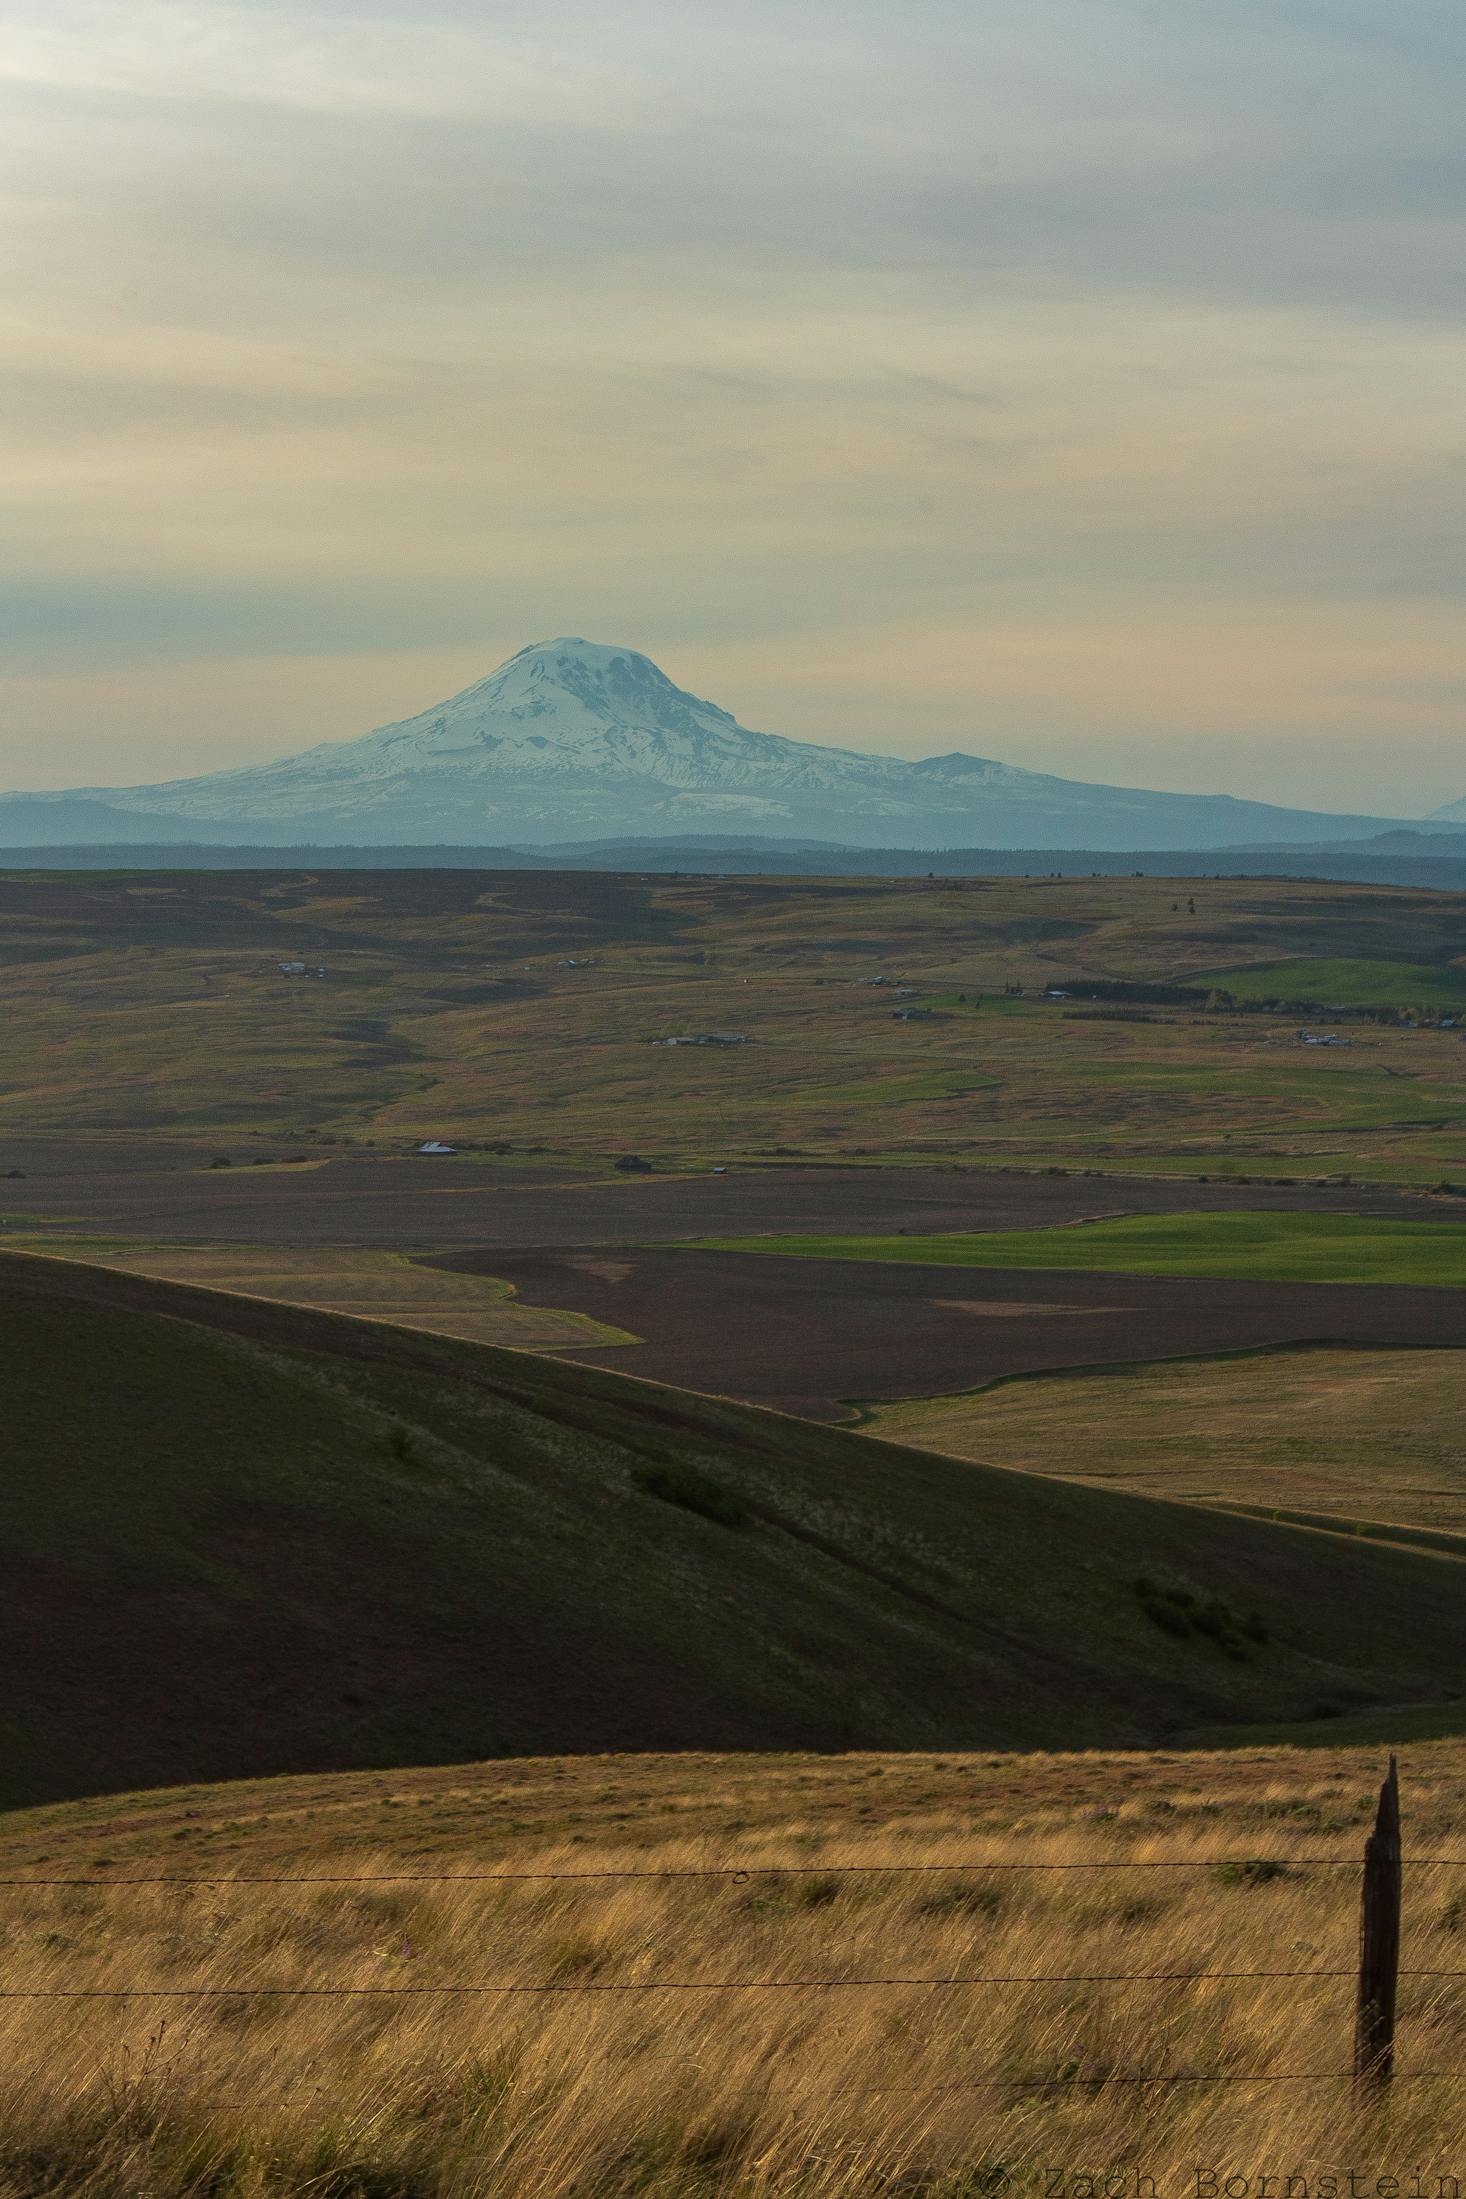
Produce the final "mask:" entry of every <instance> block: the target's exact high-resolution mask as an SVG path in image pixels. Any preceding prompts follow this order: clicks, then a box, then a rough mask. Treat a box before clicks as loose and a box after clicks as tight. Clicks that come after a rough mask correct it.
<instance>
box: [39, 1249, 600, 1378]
mask: <svg viewBox="0 0 1466 2199" xmlns="http://www.w3.org/2000/svg"><path fill="white" fill-rule="evenodd" d="M6 1241H7V1244H8V1245H10V1246H11V1247H12V1248H13V1249H15V1250H17V1251H38V1252H46V1253H49V1254H51V1255H53V1256H54V1257H57V1258H60V1259H78V1260H85V1261H87V1262H89V1263H90V1264H92V1265H94V1266H99V1267H113V1268H120V1269H121V1270H122V1271H123V1272H124V1273H125V1274H128V1275H152V1276H157V1277H160V1278H163V1279H165V1280H167V1281H168V1282H173V1283H193V1284H196V1285H198V1286H199V1287H200V1288H202V1289H205V1290H228V1291H237V1292H238V1293H240V1295H242V1296H243V1297H246V1298H269V1299H272V1300H274V1301H275V1302H276V1303H277V1304H280V1305H292V1306H311V1307H314V1308H316V1309H317V1310H319V1311H321V1312H323V1313H346V1314H351V1315H353V1316H355V1318H356V1319H358V1320H362V1321H386V1322H389V1323H391V1325H392V1326H393V1327H395V1328H405V1329H426V1330H428V1331H429V1332H430V1333H431V1334H432V1335H434V1336H456V1337H460V1338H461V1339H462V1340H463V1342H465V1343H468V1344H501V1345H505V1346H507V1347H508V1348H509V1349H510V1350H516V1351H554V1350H557V1349H560V1348H562V1347H564V1346H567V1345H574V1344H600V1345H606V1344H621V1343H628V1344H629V1343H634V1342H635V1341H636V1339H635V1338H634V1337H631V1336H628V1335H627V1334H626V1333H625V1331H623V1330H621V1329H614V1328H610V1327H608V1326H607V1324H606V1323H605V1322H604V1321H593V1320H591V1319H590V1318H589V1317H588V1316H587V1315H585V1314H582V1313H573V1312H570V1311H569V1310H568V1309H564V1308H561V1307H557V1306H526V1305H521V1304H520V1303H519V1300H518V1299H517V1298H516V1296H515V1294H514V1291H513V1289H512V1287H511V1286H510V1285H509V1284H508V1283H502V1282H499V1281H497V1280H496V1278H495V1277H493V1276H491V1275H463V1274H459V1273H457V1272H456V1271H454V1270H452V1269H448V1268H435V1267H429V1266H427V1265H426V1264H425V1263H424V1262H421V1261H418V1260H414V1259H412V1258H410V1257H409V1256H408V1255H407V1254H406V1253H401V1252H386V1251H366V1250H361V1249H357V1248H355V1247H350V1246H333V1245H323V1246H319V1247H315V1248H312V1249H311V1250H309V1251H306V1250H300V1249H296V1248H293V1247H289V1246H284V1245H270V1246H266V1247H259V1246H252V1245H161V1244H160V1245H148V1244H129V1243H125V1242H117V1241H107V1240H101V1239H96V1238H69V1237H60V1236H55V1237H52V1236H47V1237H37V1238H34V1239H32V1238H28V1237H24V1236H22V1235H20V1234H19V1233H16V1232H12V1233H11V1234H10V1236H9V1237H8V1238H7V1240H6Z"/></svg>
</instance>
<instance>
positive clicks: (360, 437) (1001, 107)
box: [0, 0, 1466, 814]
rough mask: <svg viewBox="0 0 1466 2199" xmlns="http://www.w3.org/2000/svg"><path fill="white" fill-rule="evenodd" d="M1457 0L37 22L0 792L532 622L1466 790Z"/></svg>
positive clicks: (248, 741)
mask: <svg viewBox="0 0 1466 2199" xmlns="http://www.w3.org/2000/svg"><path fill="white" fill-rule="evenodd" d="M1463 104H1466V10H1463V9H1462V7H1461V5H1460V0H1197V4H1195V5H1189V6H1188V5H1178V4H1177V0H903V5H902V6H901V7H900V8H899V9H898V8H895V7H893V6H891V5H890V0H783V4H780V5H774V4H772V0H658V4H642V0H594V4H592V0H584V4H577V0H534V4H533V5H531V4H528V0H480V4H470V0H413V4H412V5H411V7H410V8H409V6H408V5H407V4H406V0H315V4H312V0H290V4H289V5H286V4H276V0H243V4H226V0H36V4H34V5H32V4H30V0H0V145H3V154H0V159H3V163H4V178H5V180H4V190H5V204H4V222H3V236H4V256H5V262H6V265H5V270H4V282H5V295H6V298H7V301H8V311H7V313H6V316H5V320H4V328H3V349H0V368H3V381H4V387H3V393H0V419H3V423H4V425H3V431H0V436H3V447H4V466H5V495H4V500H3V519H0V526H3V536H4V539H3V550H0V554H3V560H4V568H5V588H4V637H5V652H4V677H3V680H0V713H3V715H0V784H3V785H10V786H22V785H28V786H44V785H63V784H72V783H80V782H92V783H107V782H109V781H110V782H125V781H129V780H142V779H149V778H157V777H162V776H165V775H168V774H172V773H177V772H183V771H191V770H204V769H210V768H214V767H216V766H221V765H225V764H229V763H235V762H245V761H251V760H254V759H256V758H260V757H265V756H270V755H275V754H281V753H284V752H287V751H289V750H291V749H293V748H296V747H301V746H304V745H306V744H307V743H309V742H310V741H313V740H317V739H326V738H333V737H336V736H338V735H347V734H352V733H357V732H361V731H364V730H365V729H366V728H367V727H368V726H369V725H372V724H375V723H379V722H381V721H382V720H385V719H388V718H393V717H397V716H400V715H402V714H404V713H406V712H408V711H411V710H415V709H418V708H420V707H422V706H424V705H426V704H427V703H429V702H431V701H434V700H436V699H438V698H439V697H441V696H443V695H445V694H447V693H449V692H450V691H452V690H454V689H456V688H458V687H461V686H463V685H465V684H466V683H467V682H468V681H469V680H471V679H473V678H475V677H477V676H479V675H480V674H481V673H483V672H484V671H486V670H488V669H489V668H490V667H491V666H492V665H493V664H494V663H496V662H497V661H498V660H499V659H500V658H502V657H503V656H505V655H507V654H508V653H509V652H510V651H512V650H514V649H516V648H518V647H520V646H522V645H523V644H524V643H525V642H527V641H531V640H536V639H539V638H541V637H543V636H546V635H550V634H560V633H579V634H585V635H588V636H590V637H591V638H593V639H596V640H605V641H619V642H625V643H627V644H630V645H631V646H634V647H637V648H642V649H645V650H647V651H648V652H649V653H650V654H651V655H653V656H654V657H656V658H657V659H658V661H659V662H660V663H662V665H663V666H664V668H665V669H666V670H667V671H668V672H670V673H671V674H672V676H673V677H674V678H676V679H678V680H680V681H681V682H682V683H683V684H684V685H688V686H691V687H694V688H696V689H698V691H699V692H701V693H704V694H708V695H711V696H712V697H713V699H714V700H716V701H718V702H720V703H722V704H723V705H724V706H725V707H727V708H730V709H733V710H735V711H736V712H737V714H738V715H739V716H740V717H741V718H743V719H744V720H745V722H747V723H750V724H753V725H757V726H762V727H765V728H767V729H769V730H774V731H779V732H785V733H790V734H794V735H798V736H802V737H805V738H813V739H824V740H839V741H846V742H849V743H850V744H851V745H853V746H870V747H880V748H886V749H890V750H893V751H899V752H902V753H906V754H913V755H916V754H925V753H929V752H932V751H934V750H939V749H945V748H951V747H959V746H960V747H965V748H970V749H973V750H976V751H978V752H980V753H987V754H995V755H999V756H1002V757H1005V758H1007V759H1009V760H1011V761H1013V762H1016V763H1023V764H1028V765H1030V766H1033V767H1035V768H1039V769H1048V770H1058V771H1063V772H1068V773H1071V774H1074V775H1076V776H1085V777H1094V778H1109V779H1121V780H1129V781H1132V782H1135V781H1139V782H1143V783H1148V784H1155V785H1164V786H1177V787H1187V788H1206V789H1211V788H1226V789H1230V790H1233V791H1237V792H1250V793H1257V794H1262V795H1265V796H1269V797H1271V798H1273V799H1276V800H1298V801H1306V802H1307V803H1309V804H1310V805H1313V806H1318V807H1335V806H1337V807H1340V808H1376V809H1379V810H1383V811H1390V812H1393V813H1397V814H1403V813H1412V812H1418V811H1420V810H1422V809H1425V808H1428V807H1431V806H1433V805H1435V804H1436V803H1439V802H1443V801H1446V800H1448V799H1452V798H1454V797H1456V796H1458V795H1460V794H1463V793H1466V743H1463V741H1462V738H1461V729H1462V725H1463V716H1466V618H1463V607H1462V600H1461V599H1462V593H1463V566H1466V558H1463V511H1466V339H1463V327H1462V303H1463V296H1466V288H1463V283H1466V251H1463V243H1466V135H1463V131H1462V127H1461V116H1462V112H1463Z"/></svg>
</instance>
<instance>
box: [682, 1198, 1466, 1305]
mask: <svg viewBox="0 0 1466 2199" xmlns="http://www.w3.org/2000/svg"><path fill="white" fill-rule="evenodd" d="M704 1243H705V1247H706V1249H707V1250H709V1251H713V1252H750V1253H769V1254H775V1255H782V1256H783V1257H785V1258H789V1259H799V1260H878V1261H882V1262H902V1263H911V1262H914V1263H917V1264H919V1265H921V1266H924V1267H938V1266H943V1267H998V1268H1028V1267H1031V1268H1063V1269H1070V1270H1073V1271H1076V1272H1080V1271H1091V1270H1095V1269H1100V1270H1103V1271H1105V1272H1107V1273H1112V1274H1136V1275H1175V1276H1198V1277H1200V1276H1216V1277H1222V1276H1233V1277H1236V1278H1238V1279H1239V1280H1245V1279H1248V1278H1252V1279H1255V1280H1256V1281H1257V1282H1260V1283H1267V1282H1272V1283H1380V1284H1394V1283H1408V1284H1425V1285H1434V1286H1444V1287H1450V1288H1460V1287H1461V1285H1463V1284H1466V1224H1462V1223H1459V1222H1434V1221H1402V1222H1387V1221H1379V1220H1372V1219H1365V1218H1363V1217H1360V1216H1356V1215H1349V1214H1297V1213H1275V1214H1237V1213H1212V1214H1208V1213H1199V1214H1197V1213H1192V1214H1173V1215H1163V1216H1153V1215H1139V1216H1137V1215H1121V1216H1117V1217H1114V1218H1112V1219H1109V1220H1105V1221H1093V1222H1082V1223H1078V1224H1075V1225H1074V1226H1073V1227H1068V1228H1062V1229H1049V1230H985V1231H980V1232H967V1233H961V1234H952V1235H942V1236H928V1237H920V1238H911V1237H839V1236H818V1237H814V1236H806V1237H721V1238H708V1239H706V1240H704Z"/></svg>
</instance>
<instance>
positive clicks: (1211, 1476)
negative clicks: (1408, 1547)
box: [864, 1350, 1466, 1535]
mask: <svg viewBox="0 0 1466 2199" xmlns="http://www.w3.org/2000/svg"><path fill="white" fill-rule="evenodd" d="M1463 1383H1466V1351H1427V1352H1421V1351H1414V1352H1401V1351H1316V1350H1315V1351H1276V1352H1249V1353H1247V1354H1245V1355H1243V1356H1239V1357H1234V1358H1223V1359H1200V1360H1168V1361H1161V1362H1159V1363H1158V1364H1156V1365H1153V1366H1143V1367H1116V1368H1111V1369H1107V1370H1106V1371H1104V1372H1102V1373H1096V1372H1094V1371H1093V1370H1090V1371H1086V1372H1083V1373H1074V1374H1054V1375H1045V1376H1041V1377H1033V1378H1028V1379H1025V1380H1023V1381H1021V1382H999V1383H995V1384H994V1385H992V1386H991V1387H990V1388H988V1389H984V1390H978V1391H975V1392H972V1393H970V1394H969V1395H967V1396H955V1397H931V1398H920V1399H916V1400H913V1401H911V1402H903V1403H901V1404H897V1405H878V1406H876V1407H874V1408H873V1409H872V1410H871V1412H870V1414H869V1416H868V1417H867V1419H866V1420H865V1422H864V1425H865V1426H866V1427H867V1428H868V1429H869V1430H870V1432H871V1433H872V1434H873V1435H878V1436H882V1437H884V1438H885V1439H886V1440H887V1441H890V1442H897V1443H900V1442H905V1443H916V1444H920V1445H921V1446H923V1448H925V1449H929V1450H936V1451H947V1452H950V1453H951V1454H952V1455H953V1456H954V1457H957V1458H972V1459H982V1460H984V1461H986V1462H987V1463H988V1464H990V1465H996V1466H1008V1467H1016V1468H1019V1469H1020V1470H1022V1471H1023V1472H1025V1473H1059V1474H1064V1475H1068V1476H1071V1477H1073V1478H1075V1479H1082V1480H1085V1481H1095V1482H1099V1483H1101V1484H1102V1485H1103V1486H1104V1487H1106V1488H1111V1489H1131V1490H1136V1491H1139V1492H1141V1493H1142V1494H1144V1495H1147V1496H1166V1497H1183V1498H1185V1499H1186V1500H1187V1501H1188V1502H1191V1503H1203V1504H1224V1505H1239V1504H1246V1505H1259V1506H1263V1507H1266V1508H1268V1509H1274V1508H1277V1509H1282V1510H1285V1511H1310V1512H1314V1513H1323V1514H1332V1515H1334V1516H1335V1517H1337V1518H1339V1519H1340V1520H1341V1521H1343V1520H1374V1521H1388V1522H1392V1523H1398V1524H1401V1525H1403V1526H1406V1527H1410V1528H1413V1529H1424V1530H1427V1531H1428V1532H1439V1531H1444V1532H1446V1533H1448V1534H1458V1535H1459V1534H1463V1533H1466V1450H1463V1448H1462V1443H1461V1397H1462V1388H1463Z"/></svg>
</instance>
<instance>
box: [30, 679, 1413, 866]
mask: <svg viewBox="0 0 1466 2199" xmlns="http://www.w3.org/2000/svg"><path fill="white" fill-rule="evenodd" d="M1379 829H1380V820H1378V819H1374V818H1367V817H1350V816H1336V815H1334V814H1332V813H1330V812H1325V811H1311V810H1292V809H1281V808H1277V807H1275V806H1273V805H1272V804H1270V803H1267V802H1249V801H1242V800H1238V799H1236V798H1234V797H1233V796H1230V795H1221V794H1207V795H1192V794H1165V793H1153V792H1148V791H1147V790H1145V789H1143V788H1136V787H1115V786H1096V785H1088V784H1085V783H1083V782H1080V781H1078V780H1072V779H1060V778H1054V777H1052V776H1049V775H1047V774H1045V773H1042V772H1034V771H1025V770H1022V769H1020V768H1018V767H1017V766H1015V765H1012V764H1006V763H1000V762H995V761H993V760H992V759H991V758H988V757H982V756H971V755H966V754H964V753H961V752H954V753H952V754H950V755H945V756H924V757H920V758H917V759H914V760H913V759H909V758H901V757H894V756H881V755H869V754H865V753H859V752H857V751H855V750H853V749H847V748H834V747H825V746H822V745H819V744H816V743H811V742H804V741H791V740H786V739H784V738H783V737H781V736H780V735H777V734H772V733H759V732H754V731H752V730H751V729H750V728H749V727H747V726H744V725H740V724H739V722H738V720H737V719H736V718H735V717H733V716H732V715H731V714H730V713H729V712H728V711H726V710H722V709H720V708H718V706H717V705H716V704H714V703H710V702H705V701H703V700H702V699H701V698H700V697H699V696H696V695H692V694H689V693H688V692H687V691H686V690H685V689H684V688H680V687H677V686H675V685H674V684H673V682H672V681H671V680H669V679H668V678H667V676H666V674H665V673H664V672H662V671H661V670H660V669H659V668H658V667H657V666H656V665H655V664H653V663H652V661H651V659H650V658H649V657H645V656H643V655H641V654H640V652H639V651H637V650H634V649H621V648H614V647H607V646H605V645H603V644H600V643H595V642H588V641H583V640H581V639H579V638H578V637H564V638H562V639H560V640H557V641H547V642H538V643H535V644H533V645H532V646H531V647H530V648H528V649H522V650H520V651H519V652H518V654H517V655H515V656H513V657H511V658H509V659H508V661H507V662H506V663H504V664H501V665H500V666H499V668H498V670H497V671H495V672H492V673H490V675H489V676H488V678H487V679H483V680H479V681H477V682H475V684H474V685H473V686H471V687H468V688H465V689H464V690H463V692H462V693H461V694H458V695H455V696H453V697H452V698H451V699H450V700H449V701H447V702H443V703H438V704H435V705H434V706H433V707H432V708H430V709H428V710H424V711H421V712H419V713H418V715H417V716H415V717H412V718H405V719H402V720H400V721H399V722H397V723H395V724H392V725H385V726H381V727H379V728H378V730H377V731H376V732H373V733H368V734H366V735H365V736H363V737H362V738H361V739H359V740H354V741H336V742H326V743H323V744H321V745H320V746H318V747H315V748H311V749H308V750H307V751H306V752H305V753H304V754H302V755H298V756H289V757H286V758H283V759H282V760H281V761H279V762H277V763H267V764H259V765H253V766H250V767H248V768H245V769H242V770H234V771H219V772H210V773H208V774H206V775H204V776H203V777H200V778H191V779H175V780H171V781H169V782H167V783H165V784H162V785H158V786H133V787H85V788H80V789H77V790H75V791H74V792H71V793H66V794H60V795H57V794H10V795H6V796H4V797H0V845H9V846H16V847H34V846H40V845H45V844H50V845H60V844H66V843H88V844H95V843H98V842H113V843H118V842H121V843H125V842H128V841H135V842H169V841H179V840H188V841H200V842H212V843H220V842H223V843H231V842H232V843H236V844H238V843H246V844H247V843H249V842H259V843H262V844H265V845H272V844H273V845H276V846H281V845H292V846H301V845H305V844H308V843H328V844H329V843H332V842H340V841H349V842H355V843H357V844H360V845H364V846H371V845H381V844H383V843H387V844H391V843H394V842H405V843H413V842H417V843H435V842H450V843H453V844H458V845H461V844H462V843H463V842H464V841H465V840H470V839H473V838H479V839H482V840H485V841H492V842H494V843H503V842H505V841H523V842H526V843H529V844H531V845H541V844H544V843H547V842H548V843H554V842H563V841H565V840H574V839H577V838H594V839H596V840H604V839H605V838H606V837H607V835H615V836H618V837H623V838H624V837H627V836H631V837H635V836H642V835H650V836H652V837H653V838H661V839H666V838H678V837H682V838H685V837H686V836H688V835H689V834H691V835H699V834H708V833H711V834H716V835H722V836H726V835H728V834H730V833H731V834H735V835H741V836H743V837H747V836H748V835H750V834H752V835H755V836H759V837H770V836H772V837H774V838H783V839H788V838H790V837H791V836H797V835H801V834H805V835H812V836H813V837H814V838H816V839H824V840H838V841H845V842H848V843H850V844H851V845H853V846H862V847H863V846H875V847H890V846H891V845H892V844H893V843H894V844H896V845H904V846H906V847H918V848H950V847H953V846H961V845H963V844H964V843H966V844H976V843H981V844H983V845H985V846H988V847H996V848H1014V847H1018V848H1034V849H1043V848H1069V849H1073V848H1094V849H1115V848H1126V849H1131V848H1134V849H1139V848H1176V849H1194V848H1235V847H1236V846H1238V845H1239V844H1240V843H1242V842H1248V841H1280V840H1294V841H1302V842H1310V841H1323V842H1334V841H1339V840H1350V839H1360V838H1368V837H1370V836H1371V835H1373V834H1375V833H1377V832H1378V831H1379Z"/></svg>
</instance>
